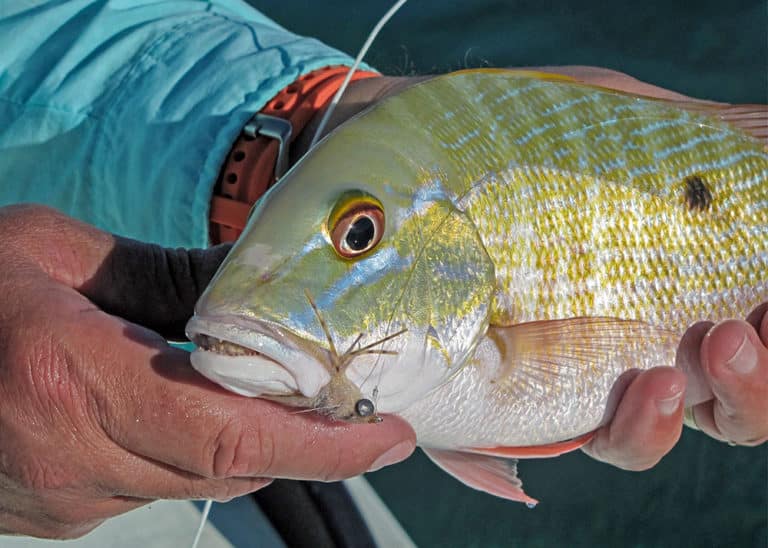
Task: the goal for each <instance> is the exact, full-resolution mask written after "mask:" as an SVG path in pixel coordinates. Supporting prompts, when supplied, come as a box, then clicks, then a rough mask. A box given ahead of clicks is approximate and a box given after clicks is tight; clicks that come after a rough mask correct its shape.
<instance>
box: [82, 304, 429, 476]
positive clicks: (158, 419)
mask: <svg viewBox="0 0 768 548" xmlns="http://www.w3.org/2000/svg"><path fill="white" fill-rule="evenodd" d="M107 320H108V321H107ZM73 330H76V331H77V332H79V333H75V334H73V335H72V336H73V337H79V338H80V337H86V336H90V338H91V340H94V339H97V340H103V341H109V345H108V346H106V345H105V346H104V347H103V348H102V349H100V352H99V354H98V355H99V356H101V357H102V359H104V358H109V360H110V364H109V366H108V370H107V369H106V367H107V366H104V365H103V364H102V365H99V364H94V368H93V373H92V379H91V381H90V382H89V384H90V385H92V386H93V387H94V388H93V389H92V391H91V394H92V397H94V398H95V400H96V404H95V405H96V407H97V408H98V409H99V415H100V419H101V422H102V426H103V428H105V430H106V431H107V432H108V434H109V435H110V437H111V438H112V439H113V440H114V441H115V442H116V443H118V445H120V446H122V447H124V448H126V449H127V450H129V451H131V452H134V453H138V454H139V455H142V456H144V457H147V458H150V459H153V460H156V461H160V462H162V463H166V464H169V465H171V466H174V467H177V468H180V469H182V470H185V471H188V472H192V473H194V474H197V475H200V476H203V477H206V478H231V477H285V478H302V479H320V480H334V479H341V478H346V477H350V476H354V475H357V474H360V473H362V472H365V471H367V470H369V469H370V468H372V467H374V466H381V465H383V464H392V463H394V462H397V461H400V460H403V459H404V458H406V457H407V456H408V455H409V454H410V453H411V452H412V451H413V449H414V445H415V435H414V433H413V431H412V429H411V428H410V427H409V426H408V425H407V424H406V423H405V422H404V421H402V420H401V419H398V418H395V417H387V418H385V420H384V421H383V422H382V423H380V424H348V423H335V422H329V421H328V420H327V419H325V418H324V417H319V416H317V415H316V414H314V413H296V411H295V410H292V409H288V408H285V407H283V406H280V405H278V404H275V403H270V402H266V401H263V400H258V399H250V398H244V397H242V396H238V395H235V394H231V393H228V392H225V391H224V390H223V389H221V388H219V387H218V386H215V385H213V384H212V383H210V382H209V381H207V380H205V379H203V378H202V377H201V376H200V375H198V374H197V373H196V372H195V371H194V370H193V369H192V367H191V365H190V364H189V357H188V354H187V353H186V352H183V351H180V350H177V349H172V348H170V347H168V346H167V345H165V343H164V342H163V341H162V340H159V339H158V338H157V337H156V336H155V335H153V334H152V333H150V332H148V331H147V330H144V329H142V328H140V327H138V326H135V325H131V324H128V323H126V322H123V321H121V320H119V319H117V318H114V317H109V316H106V315H104V314H101V313H93V314H90V315H87V316H86V317H83V318H82V319H81V321H80V322H79V323H78V324H77V325H76V326H75V327H73ZM141 364H151V365H150V366H149V367H142V366H141ZM104 378H107V379H108V383H106V384H105V382H104V380H103V379H104ZM99 379H102V380H101V381H100V380H99ZM390 451H393V452H391V453H390ZM385 453H386V454H387V455H386V456H385ZM382 457H384V461H383V462H382V461H380V460H379V459H380V458H382Z"/></svg>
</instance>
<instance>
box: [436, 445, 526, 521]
mask: <svg viewBox="0 0 768 548" xmlns="http://www.w3.org/2000/svg"><path fill="white" fill-rule="evenodd" d="M424 453H426V455H427V456H428V457H429V458H430V459H432V461H433V462H434V463H435V464H437V465H438V466H439V467H440V468H442V469H443V470H444V471H445V472H448V473H449V474H450V475H452V476H453V477H454V478H456V479H457V480H459V481H460V482H462V483H464V484H465V485H468V486H469V487H472V488H473V489H477V490H478V491H485V492H486V493H490V494H491V495H495V496H497V497H501V498H505V499H508V500H514V501H518V502H524V503H525V504H527V505H528V506H531V507H533V506H535V505H536V504H538V502H539V501H537V500H536V499H534V498H531V497H529V496H528V495H526V494H525V493H524V492H523V483H522V482H521V481H520V479H519V478H518V477H517V460H515V459H502V458H496V457H492V456H488V455H477V454H472V453H464V452H462V451H448V450H442V449H424Z"/></svg>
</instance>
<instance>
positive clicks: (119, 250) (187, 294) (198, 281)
mask: <svg viewBox="0 0 768 548" xmlns="http://www.w3.org/2000/svg"><path fill="white" fill-rule="evenodd" d="M3 226H7V227H8V228H9V230H12V231H13V232H10V231H9V232H8V233H14V234H18V235H19V236H18V237H17V238H14V240H13V242H12V245H15V246H18V252H17V253H16V255H17V256H20V257H25V258H27V259H30V260H32V261H33V262H35V263H37V266H38V267H39V268H41V269H42V270H43V271H44V272H45V273H46V274H48V275H49V276H50V277H51V278H53V279H55V280H56V281H58V282H60V283H62V284H64V285H67V286H69V287H72V288H74V289H76V290H77V291H79V292H80V293H82V294H83V295H85V296H86V297H87V298H88V299H90V300H91V301H92V302H93V303H94V304H95V305H96V306H98V307H99V308H101V309H102V310H104V311H105V312H108V313H110V314H113V315H116V316H120V317H122V318H125V319H126V320H129V321H131V322H133V323H138V324H141V325H143V326H145V327H148V328H150V329H152V330H154V331H157V332H159V333H161V334H162V335H164V336H165V337H167V338H183V337H184V324H185V323H186V321H187V320H188V319H189V317H190V316H191V315H192V312H193V309H194V306H195V302H196V301H197V299H198V297H199V296H200V294H201V293H202V291H203V290H204V289H205V287H206V285H208V282H209V281H210V279H211V278H212V277H213V275H214V273H215V272H216V269H217V268H218V267H219V264H221V262H222V261H223V260H224V257H225V256H226V254H227V252H228V251H229V248H230V246H229V245H220V246H216V247H213V248H210V249H205V250H204V249H193V250H186V249H169V248H164V247H161V246H159V245H154V244H145V243H142V242H138V241H136V240H131V239H128V238H122V237H119V236H114V235H112V234H108V233H106V232H103V231H101V230H98V229H96V228H94V227H92V226H89V225H87V224H84V223H81V222H79V221H76V220H75V219H72V218H69V217H67V216H65V215H63V214H61V213H59V212H57V211H55V210H53V209H50V208H47V207H42V206H36V205H22V206H10V207H6V208H2V209H0V228H2V227H3Z"/></svg>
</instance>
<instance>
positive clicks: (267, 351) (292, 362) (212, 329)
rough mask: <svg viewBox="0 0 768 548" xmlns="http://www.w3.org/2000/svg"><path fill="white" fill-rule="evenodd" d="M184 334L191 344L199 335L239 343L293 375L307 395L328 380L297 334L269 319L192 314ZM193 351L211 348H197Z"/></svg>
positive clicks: (315, 393) (319, 363)
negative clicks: (303, 346)
mask: <svg viewBox="0 0 768 548" xmlns="http://www.w3.org/2000/svg"><path fill="white" fill-rule="evenodd" d="M186 334H187V337H188V338H189V340H190V341H192V342H193V343H195V344H197V341H199V337H200V336H201V335H202V336H207V337H212V338H215V339H218V340H219V341H223V342H228V343H231V344H235V345H238V346H241V347H243V348H245V349H248V350H251V351H253V352H256V353H258V354H260V355H262V356H264V357H265V358H267V359H268V360H270V361H272V362H274V363H275V364H276V365H277V366H279V367H281V368H282V369H284V370H285V371H287V372H288V373H289V374H290V375H291V376H292V377H293V378H294V380H295V382H296V385H297V386H298V388H299V391H300V392H301V393H302V395H304V396H306V397H309V398H312V397H315V396H317V394H318V393H319V392H320V390H321V389H322V388H323V387H324V386H325V385H326V384H328V382H329V381H330V379H331V376H330V374H329V373H328V371H327V369H326V367H325V366H324V365H323V363H322V362H321V361H320V360H318V359H317V357H316V356H314V355H313V354H312V353H310V352H307V351H306V350H305V349H303V348H302V347H301V346H302V345H301V344H300V342H301V339H300V338H299V337H296V336H295V335H293V334H292V333H290V332H287V331H285V330H284V329H282V328H281V327H280V326H278V325H275V324H273V323H271V322H269V321H264V320H254V319H251V318H244V317H241V316H236V315H199V314H195V315H194V316H193V317H192V318H191V319H190V320H189V322H187V326H186ZM195 352H211V351H210V350H207V349H204V348H200V349H197V350H195ZM220 355H221V356H225V355H224V354H220Z"/></svg>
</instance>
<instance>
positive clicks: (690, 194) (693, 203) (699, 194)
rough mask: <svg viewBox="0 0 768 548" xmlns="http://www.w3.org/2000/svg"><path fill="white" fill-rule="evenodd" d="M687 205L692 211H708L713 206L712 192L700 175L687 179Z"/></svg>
mask: <svg viewBox="0 0 768 548" xmlns="http://www.w3.org/2000/svg"><path fill="white" fill-rule="evenodd" d="M685 203H686V204H687V205H688V209H690V210H691V211H706V210H708V209H709V206H710V205H711V204H712V192H711V191H710V190H709V188H708V187H707V183H706V182H705V181H704V179H702V178H701V177H700V176H698V175H691V176H690V177H686V179H685Z"/></svg>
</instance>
